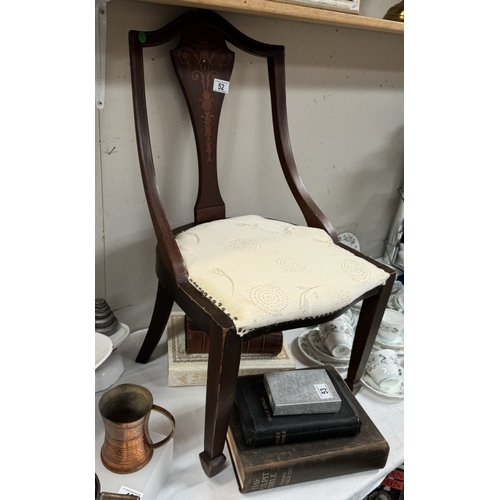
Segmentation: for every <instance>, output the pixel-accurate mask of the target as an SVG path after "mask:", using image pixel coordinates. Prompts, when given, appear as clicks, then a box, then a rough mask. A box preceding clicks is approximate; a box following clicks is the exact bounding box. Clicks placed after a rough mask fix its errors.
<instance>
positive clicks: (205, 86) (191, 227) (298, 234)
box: [129, 9, 395, 476]
mask: <svg viewBox="0 0 500 500" xmlns="http://www.w3.org/2000/svg"><path fill="white" fill-rule="evenodd" d="M174 38H178V39H179V41H178V44H177V46H176V47H175V48H174V49H172V50H170V54H168V52H167V51H168V49H167V51H165V52H161V50H159V49H160V47H159V46H161V45H164V44H167V42H170V41H173V39H174ZM227 42H229V43H230V44H231V46H232V47H235V48H236V49H235V50H242V51H245V52H246V53H248V54H250V55H251V56H255V57H261V58H265V59H266V61H267V68H268V77H269V89H270V99H271V110H272V117H271V119H272V122H273V130H274V140H275V144H276V149H277V153H278V159H279V165H276V168H280V167H281V169H282V172H283V175H284V177H283V178H284V182H286V184H287V185H288V187H289V189H290V191H291V193H292V195H293V197H294V199H295V201H296V202H297V205H298V206H299V208H300V211H301V213H302V215H303V216H304V220H305V224H304V225H303V226H296V225H293V224H290V223H287V222H280V221H275V220H270V219H265V218H263V217H259V216H256V215H244V216H241V217H233V218H226V206H225V203H224V200H223V198H222V194H221V192H220V188H219V183H218V175H220V172H219V170H218V168H217V148H218V147H219V146H218V124H219V121H220V119H222V115H221V109H222V104H223V102H224V97H225V93H224V92H219V90H220V89H219V84H221V82H222V85H223V86H225V83H224V82H226V83H229V82H230V79H231V75H232V70H233V65H235V64H236V63H235V61H236V55H237V53H236V51H233V50H232V49H231V48H229V47H228V45H227ZM153 47H154V48H155V50H154V60H156V61H159V59H162V61H161V64H162V67H163V65H165V66H166V64H167V63H166V59H168V58H170V59H171V62H172V65H173V71H174V73H175V75H176V77H177V79H178V82H179V84H180V87H181V89H182V93H183V95H184V98H185V100H186V104H187V107H188V110H189V116H190V118H191V123H192V125H193V132H194V138H195V142H196V150H197V159H198V173H199V183H198V194H197V197H196V200H195V203H194V214H193V215H194V217H193V219H192V222H189V223H188V224H187V225H186V226H182V227H177V228H172V227H171V221H169V220H168V218H167V213H168V212H169V210H167V208H169V207H166V206H164V203H163V200H162V199H161V196H160V193H159V189H158V184H157V181H156V172H155V165H154V159H155V158H157V156H156V155H154V154H153V151H152V147H151V140H150V137H151V131H150V126H149V120H148V113H147V110H148V105H151V106H152V108H154V106H155V104H156V103H155V102H154V101H155V98H158V99H162V97H160V96H159V92H160V90H159V89H160V86H159V85H158V82H156V81H155V91H154V92H153V93H152V94H153V95H151V94H148V92H147V90H146V82H145V80H146V76H147V75H146V74H145V71H144V66H145V64H147V63H148V61H149V60H152V59H150V51H149V49H150V48H153ZM129 48H130V68H131V82H132V94H133V106H134V119H135V128H136V139H137V149H138V154H139V163H140V167H141V175H142V180H143V183H144V193H145V196H146V200H147V203H148V208H149V211H150V215H151V220H152V223H153V227H154V230H155V234H156V240H157V255H156V275H157V277H158V288H157V295H156V302H155V305H154V310H153V314H152V317H151V322H150V324H149V328H148V332H147V334H146V338H145V339H144V342H143V344H142V346H141V349H140V351H139V353H138V355H137V358H136V361H137V362H140V363H146V362H147V361H148V360H149V359H150V356H151V355H152V353H153V351H154V349H155V348H156V346H157V345H158V342H159V340H160V338H161V336H162V335H163V333H164V331H165V326H166V324H167V321H168V318H169V316H170V312H171V310H172V307H173V304H174V303H175V304H176V305H177V306H179V307H180V308H181V309H182V310H183V311H184V312H185V314H186V317H187V318H189V319H190V323H193V324H195V325H196V327H197V328H199V329H201V330H203V331H204V332H205V333H206V334H208V335H209V336H210V352H209V356H208V369H207V393H206V405H205V434H204V448H203V451H202V453H200V460H201V464H202V467H203V470H204V471H205V473H206V474H207V475H209V476H214V475H215V474H217V473H219V472H220V471H221V470H222V468H223V467H224V462H225V457H224V454H223V449H224V445H225V439H226V432H227V429H228V425H229V415H230V412H231V409H232V405H233V401H234V396H235V392H236V384H237V379H238V373H239V366H240V355H241V351H242V345H243V339H244V338H245V340H251V339H253V338H257V337H259V336H261V335H265V334H267V333H275V332H279V331H283V330H289V329H294V328H302V327H313V326H315V325H317V324H318V323H320V322H324V321H328V320H330V319H333V318H335V317H337V316H339V315H340V314H342V312H343V311H344V310H346V309H347V308H349V306H350V304H352V303H353V302H357V301H359V300H363V306H362V308H361V312H360V315H359V320H358V323H357V327H356V333H355V337H354V341H353V347H352V352H351V357H350V363H349V368H348V371H347V376H346V379H345V380H346V384H347V385H348V387H349V388H350V389H351V390H352V391H354V392H355V391H356V390H358V389H359V387H360V385H361V381H360V379H361V376H362V374H363V370H364V367H365V365H366V362H367V360H368V356H369V354H370V351H371V349H372V347H373V344H374V342H375V337H376V335H377V331H378V328H379V326H380V322H381V319H382V316H383V313H384V309H385V306H386V304H387V300H388V298H389V295H390V290H391V288H392V283H393V282H394V278H395V273H394V271H393V270H391V269H390V268H388V267H387V266H384V265H383V264H381V263H379V262H377V261H375V260H374V259H371V258H370V257H367V256H364V255H363V254H361V253H360V252H357V251H355V250H352V249H350V248H349V247H346V246H345V245H343V244H342V243H341V242H339V241H338V236H337V233H336V232H335V229H334V226H333V224H332V223H331V222H330V221H329V220H328V219H327V217H326V216H325V214H324V213H323V212H322V211H321V209H320V208H319V207H318V206H317V205H316V203H315V202H314V201H313V200H312V198H311V196H310V195H309V193H308V192H307V190H306V188H305V186H304V184H303V182H302V180H301V178H300V175H299V172H298V168H297V165H296V164H295V160H294V157H293V153H292V150H291V144H290V137H289V133H288V124H287V111H286V96H285V90H286V84H285V62H284V61H285V52H284V47H283V46H280V45H272V44H268V43H263V42H260V41H258V40H255V39H252V38H249V37H248V36H246V35H245V34H243V33H242V32H241V31H239V30H238V29H236V28H235V27H234V26H232V25H231V24H230V23H228V22H227V21H226V20H225V19H224V18H223V17H222V16H220V15H219V14H217V13H215V12H211V11H207V10H203V9H195V10H192V11H189V12H186V13H185V14H183V15H181V16H179V17H178V18H177V19H174V20H173V21H172V22H170V23H169V24H167V25H166V26H164V27H163V28H160V29H158V30H154V31H147V32H143V31H130V32H129ZM165 48H166V47H165ZM146 53H147V54H148V55H147V56H146ZM155 64H156V63H155ZM217 82H218V83H217ZM216 83H217V84H216ZM156 89H157V90H158V92H157V90H156ZM231 89H232V91H240V92H243V93H244V91H245V90H244V89H245V87H244V86H241V83H237V82H236V81H233V83H231ZM164 90H165V92H168V93H172V92H171V89H169V88H168V87H167V88H165V89H164ZM179 95H180V94H179ZM155 96H157V97H155ZM150 98H151V100H152V101H153V102H146V101H149V99H150ZM167 118H168V117H167ZM155 122H156V123H164V122H163V121H158V120H155ZM166 130H167V131H168V127H167V129H166ZM156 132H157V138H158V137H160V138H162V139H163V138H164V135H165V130H159V131H156ZM185 137H191V135H190V134H188V133H186V134H185ZM231 147H232V146H231ZM179 151H182V147H180V148H179ZM158 161H160V160H158ZM186 163H187V156H186V158H184V157H183V156H182V155H180V157H179V163H178V164H179V165H180V166H181V167H182V168H184V167H186V168H190V166H189V165H187V164H186ZM272 167H273V166H272V165H271V164H270V165H266V166H265V169H267V168H272ZM263 172H264V168H263V167H262V165H255V172H254V180H255V184H256V185H258V184H259V182H261V183H263V182H265V181H266V180H265V179H266V177H265V176H264V175H263ZM174 177H175V176H174ZM232 188H233V189H236V188H237V187H236V186H232ZM282 191H283V187H282V186H277V187H276V189H275V191H274V195H275V198H276V202H277V203H279V202H280V194H281V193H282ZM255 202H257V200H255ZM165 205H166V204H165ZM264 215H265V214H264ZM181 218H182V220H188V219H187V217H185V216H184V215H183V216H182V217H181ZM189 220H191V219H189Z"/></svg>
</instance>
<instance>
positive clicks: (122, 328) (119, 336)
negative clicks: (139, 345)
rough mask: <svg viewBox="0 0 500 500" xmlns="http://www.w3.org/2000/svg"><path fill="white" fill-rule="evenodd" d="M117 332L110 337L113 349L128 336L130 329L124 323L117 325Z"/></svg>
mask: <svg viewBox="0 0 500 500" xmlns="http://www.w3.org/2000/svg"><path fill="white" fill-rule="evenodd" d="M118 325H119V326H118V330H116V332H115V333H113V335H110V337H109V338H110V339H111V342H113V349H116V348H117V347H118V346H119V345H120V344H121V343H122V342H123V341H124V340H125V339H126V338H127V337H128V336H129V334H130V328H129V327H128V326H127V325H126V324H125V323H118Z"/></svg>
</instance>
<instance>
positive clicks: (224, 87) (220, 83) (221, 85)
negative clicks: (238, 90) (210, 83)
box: [213, 78, 229, 94]
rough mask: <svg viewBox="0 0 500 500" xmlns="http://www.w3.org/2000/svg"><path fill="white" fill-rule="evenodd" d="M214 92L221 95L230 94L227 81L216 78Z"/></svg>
mask: <svg viewBox="0 0 500 500" xmlns="http://www.w3.org/2000/svg"><path fill="white" fill-rule="evenodd" d="M213 90H214V92H220V93H221V94H227V93H228V92H229V82H226V80H219V79H218V78H214V88H213Z"/></svg>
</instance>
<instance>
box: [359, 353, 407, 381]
mask: <svg viewBox="0 0 500 500" xmlns="http://www.w3.org/2000/svg"><path fill="white" fill-rule="evenodd" d="M365 371H366V373H368V375H370V377H371V378H372V379H373V380H374V381H375V382H376V383H377V384H378V385H379V386H380V388H381V389H385V390H388V389H392V388H393V387H395V386H396V385H397V384H399V366H398V355H397V353H396V351H393V350H392V349H381V350H379V351H373V352H372V353H371V354H370V357H369V358H368V362H367V363H366V368H365Z"/></svg>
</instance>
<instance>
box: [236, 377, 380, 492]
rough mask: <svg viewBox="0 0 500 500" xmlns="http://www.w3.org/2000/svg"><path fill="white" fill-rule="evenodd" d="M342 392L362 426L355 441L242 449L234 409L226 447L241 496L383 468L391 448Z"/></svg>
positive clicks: (345, 439)
mask: <svg viewBox="0 0 500 500" xmlns="http://www.w3.org/2000/svg"><path fill="white" fill-rule="evenodd" d="M325 368H326V369H327V370H328V371H329V372H330V373H331V374H332V375H333V376H334V377H335V378H336V379H337V382H338V383H339V384H345V382H344V381H343V380H342V378H341V377H340V375H339V374H338V372H337V371H336V370H335V369H333V368H329V367H325ZM306 369H307V368H306ZM345 388H346V394H348V397H349V399H350V402H351V404H352V405H353V406H354V407H355V408H356V411H357V412H358V415H359V418H360V421H361V426H360V430H359V433H358V434H356V435H355V436H342V437H333V438H329V439H320V440H315V441H304V442H297V443H289V444H283V445H279V446H277V445H271V446H262V447H259V448H255V447H252V446H249V445H248V444H246V442H245V436H244V433H243V431H242V427H241V424H240V419H239V416H238V411H237V408H236V406H235V407H233V410H232V412H231V419H230V422H229V430H228V434H227V444H228V448H229V452H230V455H231V461H232V463H233V468H234V472H235V475H236V480H237V484H238V488H239V490H240V492H241V493H249V492H251V491H259V490H268V489H271V488H278V487H280V486H286V485H289V484H297V483H303V482H306V481H313V480H316V479H325V478H328V477H334V476H341V475H344V474H352V473H354V472H361V471H366V470H372V469H381V468H383V467H385V464H386V463H387V458H388V456H389V444H388V443H387V441H386V440H385V439H384V437H383V436H382V434H381V433H380V431H379V430H378V429H377V427H376V426H375V424H374V423H373V422H372V420H371V419H370V417H369V416H368V415H367V413H366V412H365V411H364V410H363V408H362V406H361V405H360V404H359V403H358V401H357V399H356V398H355V397H354V396H353V395H352V393H350V391H349V389H348V388H347V386H345ZM301 418H303V417H301Z"/></svg>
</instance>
